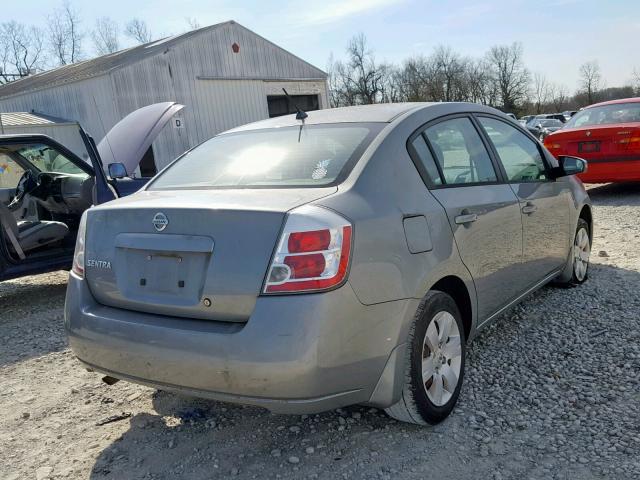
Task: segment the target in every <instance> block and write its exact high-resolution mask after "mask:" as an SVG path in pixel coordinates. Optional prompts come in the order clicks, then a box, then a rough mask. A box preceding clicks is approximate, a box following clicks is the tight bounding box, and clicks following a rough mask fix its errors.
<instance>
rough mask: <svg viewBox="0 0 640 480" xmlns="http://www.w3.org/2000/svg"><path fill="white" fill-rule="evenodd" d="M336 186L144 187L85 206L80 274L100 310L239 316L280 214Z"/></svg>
mask: <svg viewBox="0 0 640 480" xmlns="http://www.w3.org/2000/svg"><path fill="white" fill-rule="evenodd" d="M336 191H337V188H336V187H328V188H302V189H280V190H273V189H246V190H188V191H186V190H183V191H142V192H138V193H136V194H135V195H132V196H130V197H126V198H123V199H120V200H117V201H115V202H110V203H109V204H107V205H104V206H100V207H96V208H93V209H91V210H90V211H89V212H88V217H87V237H86V253H85V259H86V260H85V277H86V280H87V282H88V285H89V288H90V290H91V292H92V294H93V296H94V297H95V299H96V300H97V301H98V302H99V303H101V304H103V305H106V306H110V307H116V308H123V309H129V310H135V311H140V312H147V313H155V314H161V315H168V316H174V317H187V318H198V319H209V320H219V321H232V322H244V321H247V320H248V319H249V317H250V315H251V313H252V311H253V308H254V306H255V302H256V299H257V296H258V295H259V294H260V292H261V288H262V285H263V281H264V276H265V274H266V271H267V268H268V266H269V262H270V260H271V256H272V253H273V250H274V248H275V246H276V242H277V241H278V238H279V235H280V231H281V228H282V224H283V221H284V218H285V215H286V213H287V212H288V211H289V210H291V209H292V208H295V207H297V206H300V205H304V204H306V203H309V202H312V201H314V200H316V199H319V198H322V197H324V196H327V195H331V194H332V193H335V192H336Z"/></svg>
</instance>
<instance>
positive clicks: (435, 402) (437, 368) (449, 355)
mask: <svg viewBox="0 0 640 480" xmlns="http://www.w3.org/2000/svg"><path fill="white" fill-rule="evenodd" d="M464 362H465V334H464V327H463V324H462V317H461V315H460V311H459V309H458V307H457V305H456V303H455V301H454V300H453V298H451V297H450V296H449V295H447V294H446V293H443V292H440V291H431V292H429V293H428V294H427V297H426V298H425V301H424V302H423V304H422V306H421V308H420V310H419V311H418V313H417V314H416V318H415V320H414V323H413V325H412V327H411V330H410V332H409V352H408V355H407V364H406V367H405V385H404V388H403V390H402V397H401V398H400V400H399V401H398V402H397V403H395V404H394V405H392V406H391V407H389V408H387V409H386V412H387V413H388V414H389V415H390V416H391V417H393V418H395V419H396V420H400V421H404V422H409V423H416V424H419V425H425V424H432V425H433V424H436V423H439V422H441V421H442V420H444V419H445V418H447V416H449V414H450V413H451V411H452V410H453V407H454V406H455V404H456V402H457V400H458V396H459V395H460V387H461V386H462V380H463V377H464Z"/></svg>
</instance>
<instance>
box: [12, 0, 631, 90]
mask: <svg viewBox="0 0 640 480" xmlns="http://www.w3.org/2000/svg"><path fill="white" fill-rule="evenodd" d="M3 3H4V4H3V6H2V18H1V19H0V21H7V20H17V21H19V22H23V23H31V24H37V25H39V26H44V25H45V22H46V13H47V12H50V11H52V10H53V9H55V8H57V7H60V5H61V4H62V3H61V1H59V0H27V1H22V2H20V1H8V2H3ZM71 4H72V5H74V6H75V7H76V9H78V10H79V12H80V15H81V18H82V20H83V25H84V27H85V28H87V29H90V28H92V27H93V24H94V22H95V19H96V18H97V17H101V16H108V17H111V18H113V19H114V20H116V21H118V22H119V23H120V24H121V25H124V23H126V22H127V21H128V20H130V19H131V18H132V17H134V16H135V17H139V18H142V19H144V20H145V21H146V22H147V23H148V25H149V26H150V27H151V30H152V32H153V33H154V34H156V35H157V36H160V35H162V36H164V35H171V34H177V33H181V32H183V31H185V30H186V29H187V22H186V20H185V18H186V17H191V18H195V19H196V20H197V21H198V23H199V24H200V25H202V26H205V25H210V24H213V23H219V22H222V21H226V20H235V21H237V22H238V23H240V24H242V25H244V26H245V27H247V28H249V29H251V30H253V31H254V32H256V33H258V34H260V35H262V36H263V37H266V38H267V39H269V40H271V41H272V42H274V43H276V44H278V45H280V46H281V47H283V48H285V49H287V50H289V51H290V52H292V53H294V54H296V55H298V56H299V57H301V58H303V59H305V60H307V61H308V62H310V63H312V64H314V65H315V66H317V67H320V68H322V69H325V68H326V66H327V61H328V58H329V56H330V54H333V56H334V57H335V58H336V59H338V58H342V57H343V56H344V54H345V47H346V45H347V43H348V41H349V39H350V38H351V37H352V36H353V35H355V34H358V33H364V35H365V36H366V37H367V40H368V42H369V44H370V46H371V48H372V49H373V50H374V52H375V56H376V59H377V60H380V61H388V62H392V63H397V64H399V63H401V62H402V60H404V59H405V58H407V57H410V56H413V55H417V54H425V55H428V54H429V53H430V52H431V51H432V50H433V48H434V47H435V46H436V45H439V44H445V45H450V46H451V47H453V48H454V49H455V50H456V51H457V52H459V53H460V54H462V55H466V56H474V57H479V56H482V55H484V53H485V52H486V51H487V50H488V49H489V48H490V47H491V46H492V45H496V44H510V43H512V42H521V43H522V44H523V47H524V60H525V63H526V65H527V67H528V68H529V69H530V70H531V71H532V72H534V73H542V74H544V75H545V76H546V78H547V79H548V80H549V81H552V82H555V83H558V84H563V85H565V86H566V87H568V89H569V91H571V92H573V91H574V90H575V89H577V88H578V85H579V73H578V69H579V67H580V65H581V64H583V63H584V62H587V61H591V60H597V61H598V62H599V64H600V67H601V70H602V75H603V78H604V80H605V82H606V86H620V85H623V84H628V83H629V82H630V81H631V79H632V72H633V70H634V68H637V69H638V70H640V55H638V47H637V46H638V39H640V0H584V1H581V0H528V1H521V0H511V1H503V0H500V1H470V0H456V1H455V2H452V1H445V0H440V1H434V0H280V1H276V0H263V1H260V0H246V1H244V0H138V1H136V0H109V1H106V2H94V1H91V2H81V1H79V0H75V1H74V0H71ZM90 48H91V41H90V39H89V38H86V39H85V49H87V50H89V49H90Z"/></svg>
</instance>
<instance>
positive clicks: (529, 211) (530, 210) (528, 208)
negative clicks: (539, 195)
mask: <svg viewBox="0 0 640 480" xmlns="http://www.w3.org/2000/svg"><path fill="white" fill-rule="evenodd" d="M536 210H538V207H536V206H535V205H534V204H533V203H531V202H527V204H526V205H525V206H524V207H522V213H524V214H525V215H531V214H532V213H535V211H536Z"/></svg>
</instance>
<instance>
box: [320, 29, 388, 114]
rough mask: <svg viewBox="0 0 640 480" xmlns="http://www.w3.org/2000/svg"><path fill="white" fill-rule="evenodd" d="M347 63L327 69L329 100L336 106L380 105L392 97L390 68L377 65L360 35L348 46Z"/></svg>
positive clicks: (386, 65) (365, 41) (333, 65)
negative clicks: (331, 90)
mask: <svg viewBox="0 0 640 480" xmlns="http://www.w3.org/2000/svg"><path fill="white" fill-rule="evenodd" d="M347 56H348V59H347V61H346V62H342V61H337V62H334V63H333V64H332V65H331V66H330V73H331V77H332V78H331V79H330V84H331V85H333V93H332V98H333V102H334V103H335V105H336V106H342V105H359V104H369V103H379V102H382V101H385V100H388V99H389V98H390V97H391V96H395V95H396V94H395V92H394V93H393V94H392V92H391V77H392V74H393V67H392V66H391V65H388V64H384V63H381V64H379V63H377V62H376V60H375V57H374V55H373V52H372V51H371V50H370V49H369V47H368V45H367V39H366V38H365V36H364V35H363V34H360V35H356V36H355V37H353V38H352V39H351V41H350V42H349V45H348V46H347Z"/></svg>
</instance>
